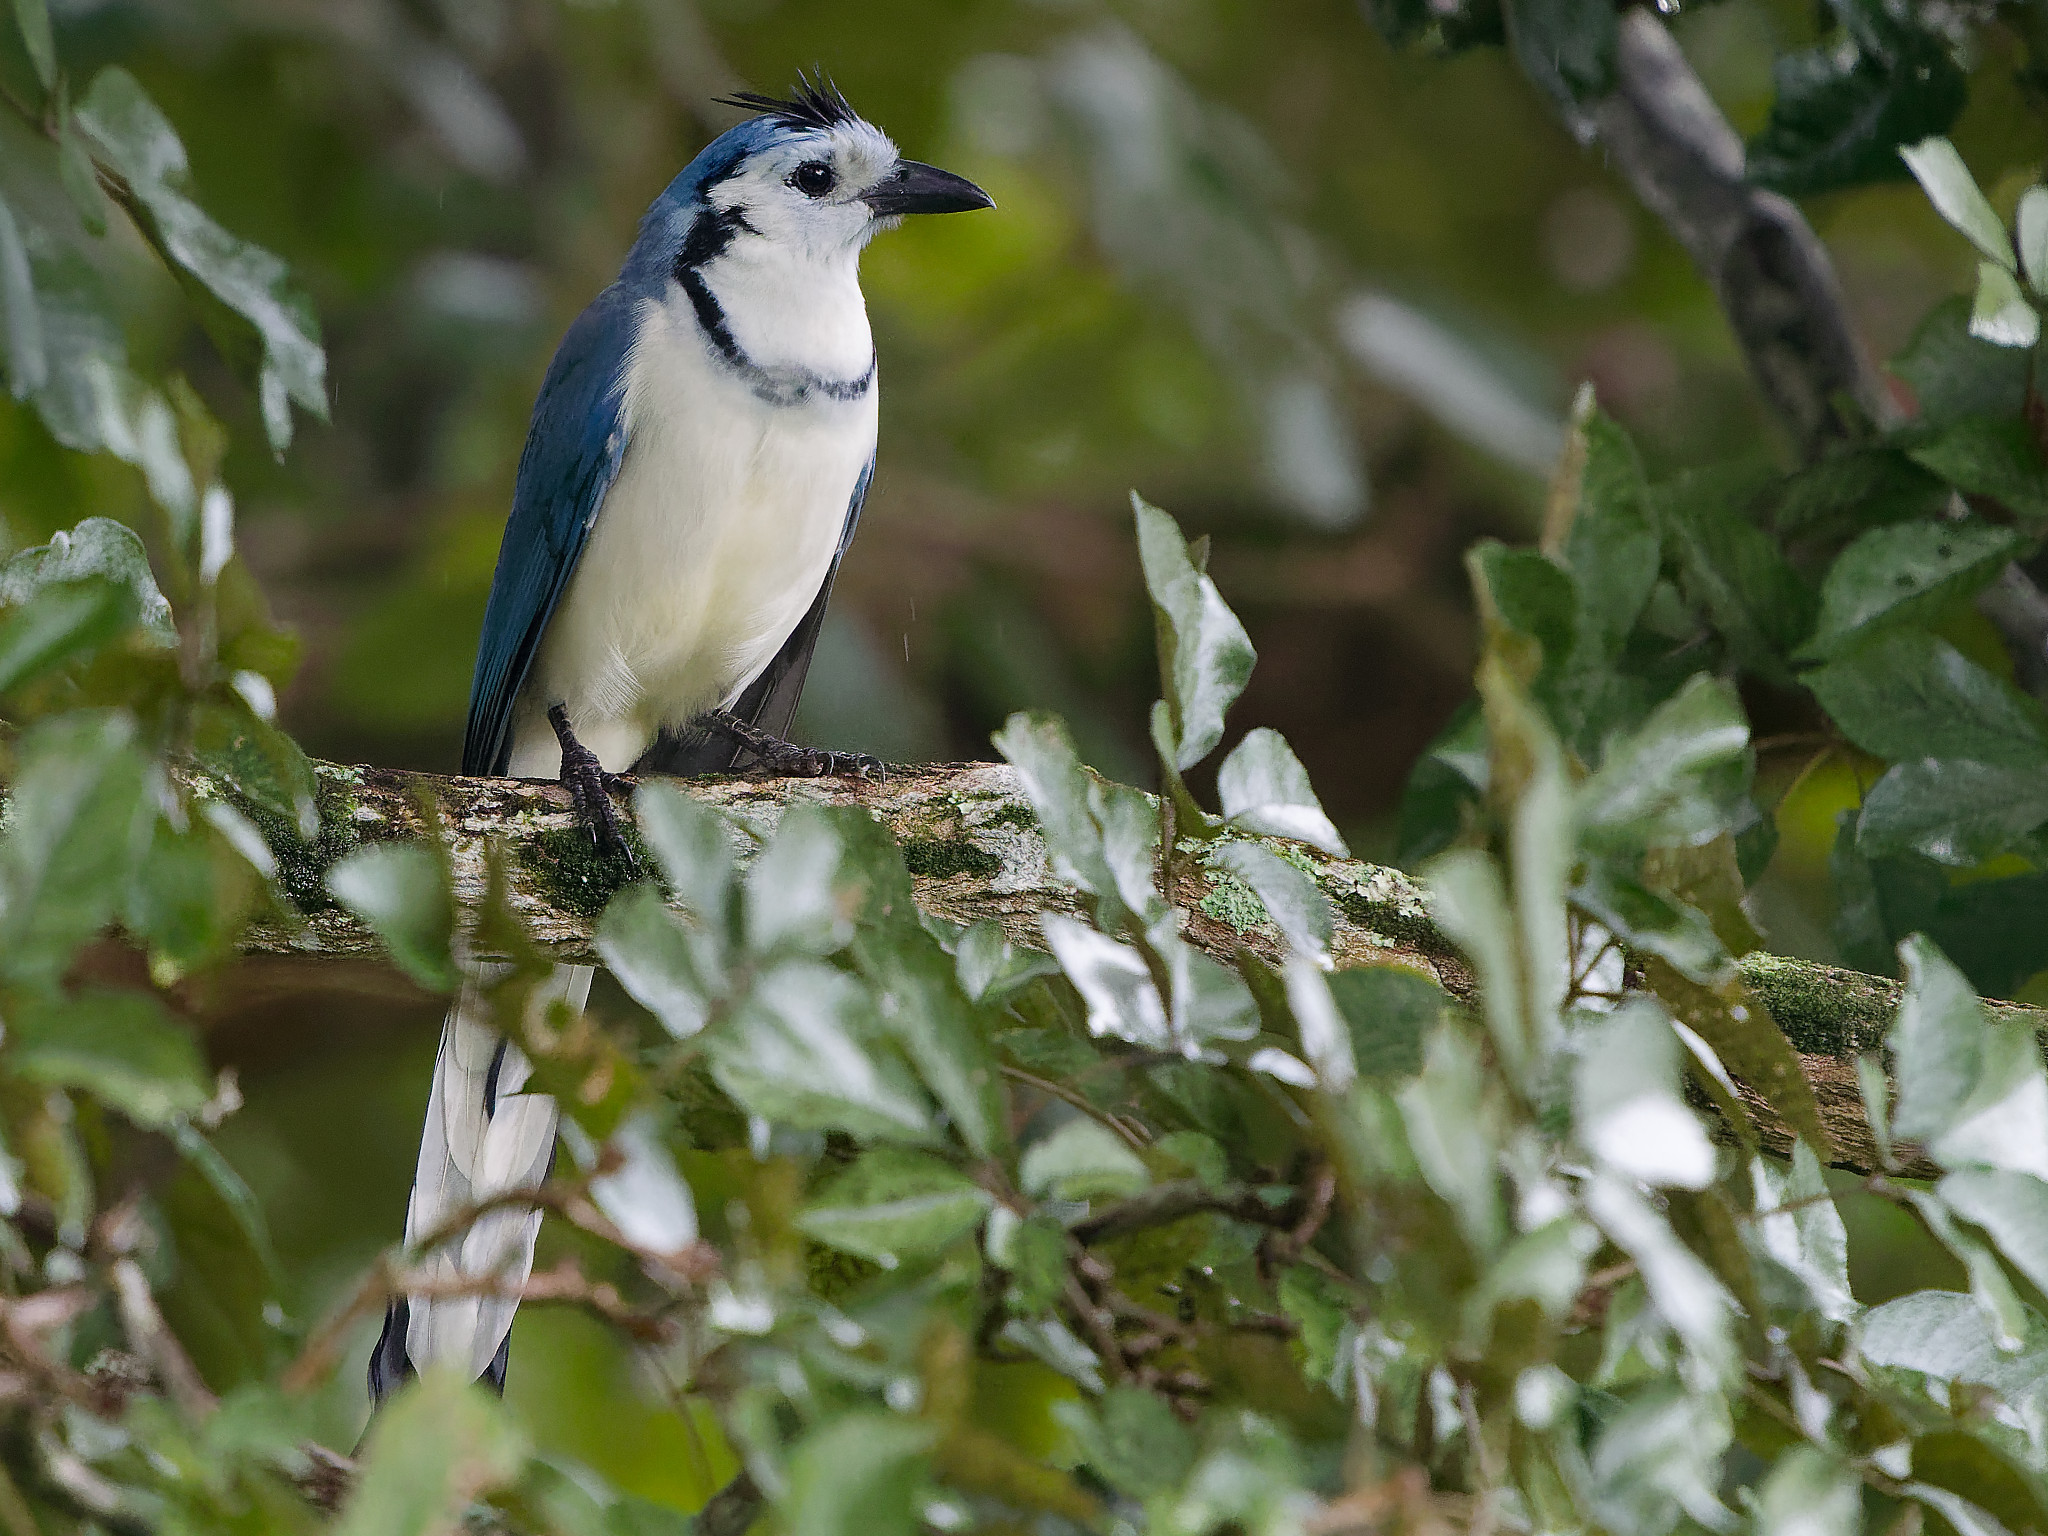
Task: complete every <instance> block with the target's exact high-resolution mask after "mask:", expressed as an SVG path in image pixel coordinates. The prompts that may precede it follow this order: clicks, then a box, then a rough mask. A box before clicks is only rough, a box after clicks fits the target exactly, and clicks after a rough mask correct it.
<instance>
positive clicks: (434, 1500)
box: [335, 1370, 526, 1536]
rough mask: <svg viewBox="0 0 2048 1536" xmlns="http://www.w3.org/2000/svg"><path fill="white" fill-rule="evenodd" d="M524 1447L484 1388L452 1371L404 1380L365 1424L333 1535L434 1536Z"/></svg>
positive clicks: (507, 1470) (514, 1465)
mask: <svg viewBox="0 0 2048 1536" xmlns="http://www.w3.org/2000/svg"><path fill="white" fill-rule="evenodd" d="M525 1454H526V1448H525V1445H524V1443H523V1441H522V1439H521V1437H520V1434H519V1431H518V1430H517V1429H516V1428H515V1427H514V1426H513V1424H512V1421H511V1419H510V1418H509V1417H508V1416H507V1415H506V1412H505V1409H504V1407H503V1406H502V1405H501V1404H500V1403H499V1402H498V1400H497V1398H496V1397H494V1396H493V1395H492V1394H491V1393H490V1392H489V1390H487V1389H486V1388H485V1387H483V1386H481V1385H479V1384H476V1383H473V1382H465V1381H463V1380H462V1379H461V1378H460V1377H459V1376H457V1375H456V1374H455V1373H453V1372H451V1371H441V1370H433V1371H428V1372H427V1373H425V1374H424V1375H422V1376H420V1377H419V1378H417V1379H416V1380H415V1381H413V1382H412V1383H410V1384H408V1385H407V1386H406V1387H405V1389H404V1390H403V1391H401V1392H400V1393H399V1394H398V1395H397V1396H396V1397H394V1398H393V1399H392V1400H391V1401H390V1402H389V1403H387V1404H385V1405H384V1407H383V1408H382V1409H381V1410H380V1411H379V1412H378V1414H377V1416H376V1418H375V1419H374V1420H373V1421H372V1422H371V1425H370V1434H369V1439H368V1441H367V1442H366V1449H365V1454H364V1457H363V1461H362V1471H361V1475H360V1476H359V1477H358V1479H357V1481H356V1484H355V1488H354V1491H353V1492H352V1493H351V1494H350V1496H349V1500H348V1503H347V1504H346V1505H345V1506H344V1507H343V1509H342V1512H341V1518H340V1520H339V1521H338V1522H337V1523H336V1525H335V1536H434V1533H437V1532H442V1531H447V1530H451V1529H454V1528H456V1527H457V1526H459V1524H460V1523H461V1517H462V1514H463V1511H464V1509H465V1508H466V1506H467V1505H468V1504H469V1503H470V1501H471V1500H472V1499H474V1498H475V1497H476V1496H477V1495H478V1494H479V1493H482V1492H483V1491H484V1490H486V1489H487V1488H490V1487H492V1486H493V1485H494V1484H497V1483H501V1482H504V1481H507V1480H508V1479H510V1478H511V1477H512V1476H513V1474H514V1473H515V1472H516V1471H517V1470H518V1468H519V1464H520V1462H521V1461H523V1460H524V1459H525Z"/></svg>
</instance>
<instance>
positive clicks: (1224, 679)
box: [1131, 492, 1257, 771]
mask: <svg viewBox="0 0 2048 1536" xmlns="http://www.w3.org/2000/svg"><path fill="white" fill-rule="evenodd" d="M1131 510H1132V512H1133V513H1134V514H1135V515H1136V517H1137V522H1138V555H1139V558H1140V559H1141V560H1142V561H1143V563H1144V567H1145V589H1146V590H1147V591H1148V592H1150V593H1151V594H1152V611H1153V617H1154V619H1155V621H1156V622H1157V626H1158V631H1159V671H1160V680H1161V682H1162V683H1163V684H1164V687H1165V691H1166V705H1167V709H1168V711H1169V712H1170V716H1171V722H1172V748H1173V751H1172V759H1171V764H1170V766H1172V767H1173V768H1175V769H1178V770H1182V771H1185V770H1187V769H1189V768H1192V767H1194V765H1195V764H1196V763H1199V762H1200V761H1201V760H1202V759H1203V758H1205V757H1207V756H1208V755H1209V754H1210V753H1211V752H1213V751H1215V750H1216V745H1217V743H1218V742H1220V741H1222V739H1223V717H1224V715H1225V714H1226V713H1227V712H1228V711H1229V709H1230V706H1231V705H1232V704H1234V703H1236V702H1237V696H1238V695H1239V694H1240V693H1242V692H1243V691H1244V685H1245V683H1246V682H1247V681H1249V680H1250V678H1251V675H1252V663H1253V662H1254V661H1255V660H1257V656H1256V653H1255V652H1254V651H1253V650H1252V643H1251V640H1250V638H1249V637H1248V636H1247V635H1246V634H1245V632H1244V626H1243V625H1242V624H1240V623H1238V621H1237V615H1235V614H1234V613H1232V612H1231V611H1230V608H1229V605H1228V604H1226V603H1225V602H1224V601H1223V594H1222V593H1220V592H1218V591H1217V590H1216V583H1215V582H1213V581H1211V580H1210V579H1209V577H1208V575H1207V574H1206V573H1205V572H1202V571H1198V570H1196V569H1195V565H1194V562H1193V561H1192V560H1190V559H1189V558H1188V546H1187V541H1186V540H1185V539H1183V538H1182V537H1181V532H1180V528H1179V527H1178V526H1177V525H1176V524H1175V523H1174V520H1173V519H1172V518H1171V517H1169V516H1168V515H1167V514H1166V513H1164V512H1162V511H1160V510H1159V509H1158V508H1157V507H1155V506H1153V505H1151V504H1150V503H1149V502H1147V501H1146V500H1145V499H1144V498H1143V497H1141V496H1139V495H1138V494H1137V493H1136V492H1133V493H1132V495H1131Z"/></svg>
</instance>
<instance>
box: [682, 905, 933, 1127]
mask: <svg viewBox="0 0 2048 1536" xmlns="http://www.w3.org/2000/svg"><path fill="white" fill-rule="evenodd" d="M756 867H757V868H758V865H757V866H756ZM865 1008H866V1000H865V998H864V997H863V996H862V994H861V989H860V987H859V986H858V984H857V983H856V982H855V981H854V980H853V978H852V977H850V976H848V975H846V974H845V973H844V972H843V971H838V970H834V969H833V968H832V967H830V966H827V965H821V964H819V963H817V962H815V961H809V960H790V961H785V962H783V963H782V964H780V965H777V966H775V967H774V968H773V969H771V970H770V971H768V972H767V974H766V975H764V976H763V977H761V979H760V980H759V981H758V982H756V983H755V986H754V989H753V992H752V994H751V995H750V996H749V997H748V999H747V1002H746V1005H745V1007H744V1008H742V1009H741V1011H740V1014H739V1017H738V1018H736V1019H735V1020H733V1022H732V1027H730V1028H728V1029H721V1030H719V1031H716V1032H714V1034H713V1035H712V1036H711V1037H710V1043H711V1062H712V1074H713V1076H715V1077H716V1078H717V1080H718V1083H719V1086H720V1087H722V1088H723V1089H725V1091H726V1092H727V1093H729V1094H731V1095H732V1096H733V1097H734V1098H735V1099H737V1100H739V1101H740V1103H741V1104H742V1105H743V1106H745V1107H746V1108H747V1109H748V1110H749V1111H751V1112H752V1113H754V1114H756V1115H760V1116H762V1117H763V1118H764V1119H767V1120H770V1121H779V1122H781V1123H784V1124H787V1125H793V1126H797V1127H799V1128H801V1129H806V1130H834V1129H838V1130H845V1131H848V1132H850V1133H851V1134H853V1135H856V1136H869V1137H876V1138H880V1139H883V1140H894V1141H906V1140H907V1141H913V1142H916V1141H927V1140H930V1139H931V1137H932V1116H931V1106H930V1105H929V1104H928V1103H927V1102H925V1100H924V1099H923V1096H922V1095H921V1094H920V1093H919V1092H918V1090H917V1087H916V1084H915V1083H913V1082H911V1081H909V1080H908V1075H907V1074H906V1073H904V1072H902V1071H901V1070H900V1068H896V1067H893V1066H890V1065H888V1064H886V1063H885V1062H884V1060H883V1059H882V1058H880V1057H878V1056H877V1055H876V1054H875V1053H873V1052H872V1051H870V1049H869V1048H868V1044H867V1039H866V1037H865V1030H864V1029H863V1023H864V1021H863V1020H862V1019H861V1017H860V1015H861V1014H862V1012H864V1010H865Z"/></svg>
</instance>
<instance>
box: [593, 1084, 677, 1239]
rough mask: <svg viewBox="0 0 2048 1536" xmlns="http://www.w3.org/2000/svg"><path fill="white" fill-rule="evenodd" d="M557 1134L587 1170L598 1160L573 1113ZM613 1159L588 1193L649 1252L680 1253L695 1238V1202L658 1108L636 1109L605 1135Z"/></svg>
mask: <svg viewBox="0 0 2048 1536" xmlns="http://www.w3.org/2000/svg"><path fill="white" fill-rule="evenodd" d="M562 1139H563V1140H564V1141H566V1142H567V1143H568V1144H569V1148H570V1150H571V1152H572V1153H573V1154H574V1155H575V1158H576V1162H577V1165H578V1166H579V1167H581V1168H582V1169H583V1170H584V1171H585V1172H586V1173H594V1172H595V1171H596V1169H597V1167H598V1166H599V1161H600V1152H601V1151H602V1150H603V1149H601V1148H600V1147H599V1146H598V1145H597V1144H596V1143H595V1142H594V1141H592V1140H591V1138H590V1133H589V1132H587V1131H585V1130H584V1129H583V1127H582V1126H580V1125H578V1124H577V1123H576V1121H575V1119H574V1117H573V1116H572V1117H571V1118H568V1119H565V1120H564V1121H563V1122H562ZM604 1146H605V1148H608V1149H609V1150H610V1151H611V1153H612V1154H613V1155H614V1156H615V1157H616V1158H617V1159H618V1166H617V1167H616V1168H614V1169H613V1170H612V1171H611V1172H609V1173H606V1174H604V1175H602V1176H601V1177H598V1178H594V1179H592V1180H591V1184H590V1198H591V1199H592V1200H593V1201H594V1202H595V1203H596V1205H597V1208H598V1209H599V1210H600V1211H602V1212H604V1214H605V1215H606V1216H607V1217H608V1218H609V1219H610V1220H611V1223H612V1225H613V1226H615V1227H617V1228H618V1229H619V1231H620V1233H621V1234H622V1235H623V1236H624V1237H625V1239H626V1241H627V1242H629V1243H632V1244H634V1245H635V1246H637V1247H639V1248H642V1249H644V1250H646V1251H648V1252H651V1253H670V1254H673V1253H681V1252H683V1251H685V1250H686V1249H688V1248H689V1246H690V1245H691V1244H692V1243H694V1242H696V1241H697V1202H696V1198H695V1196H693V1195H692V1194H691V1193H690V1186H689V1184H688V1183H687V1182H685V1180H684V1178H683V1176H682V1174H681V1173H679V1172H677V1170H676V1160H675V1158H674V1157H673V1156H672V1155H671V1154H670V1152H669V1149H668V1146H667V1144H666V1143H665V1142H664V1141H663V1139H662V1134H661V1119H660V1115H659V1112H658V1111H656V1110H653V1109H639V1110H636V1111H634V1112H633V1113H632V1114H630V1115H628V1116H627V1117H626V1119H625V1120H623V1121H621V1122H620V1123H619V1124H618V1125H617V1126H616V1127H614V1128H613V1130H612V1133H611V1134H610V1135H609V1136H607V1137H606V1138H605V1142H604Z"/></svg>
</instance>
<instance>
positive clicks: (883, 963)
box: [854, 931, 1009, 1157]
mask: <svg viewBox="0 0 2048 1536" xmlns="http://www.w3.org/2000/svg"><path fill="white" fill-rule="evenodd" d="M854 956H855V959H856V961H857V962H858V964H859V966H860V968H861V972H862V974H863V975H864V976H866V977H867V979H868V980H869V982H870V983H871V984H872V985H873V986H874V987H875V988H876V990H877V992H878V994H879V996H880V998H881V1001H882V1022H881V1027H882V1030H883V1032H884V1033H886V1034H887V1035H888V1036H889V1037H890V1038H891V1039H893V1040H894V1041H895V1042H896V1043H897V1045H898V1046H899V1047H901V1048H902V1051H903V1054H904V1055H905V1056H907V1057H908V1058H909V1059H910V1062H911V1065H912V1066H914V1067H915V1068H916V1069H917V1075H918V1076H919V1077H920V1078H922V1079H923V1080H924V1083H925V1086H926V1087H927V1088H929V1089H931V1091H932V1094H933V1096H934V1097H935V1098H937V1099H938V1101H939V1104H940V1106H941V1107H942V1108H943V1109H944V1110H945V1111H946V1115H947V1117H948V1118H949V1119H950V1120H951V1121H952V1122H953V1129H954V1130H955V1131H956V1132H957V1133H958V1134H959V1137H960V1139H961V1140H962V1141H963V1142H965V1143H966V1144H967V1146H968V1148H969V1149H970V1150H971V1151H972V1152H974V1153H975V1154H976V1155H977V1156H980V1157H989V1156H994V1155H997V1154H999V1153H1000V1152H1001V1151H1002V1150H1003V1148H1004V1147H1005V1146H1006V1145H1007V1144H1008V1142H1009V1132H1008V1125H1007V1123H1006V1121H1005V1118H1004V1113H1003V1093H1002V1081H1001V1074H1000V1068H999V1067H998V1066H997V1063H996V1059H995V1055H994V1053H993V1052H992V1051H991V1050H990V1048H989V1037H990V1036H991V1034H992V1033H993V1032H994V1031H993V1026H992V1024H991V1021H990V1019H989V1017H988V1015H987V1014H986V1013H985V1012H984V1011H983V1010H981V1009H979V1008H976V1007H975V1006H974V1005H973V1003H971V1002H970V1001H969V1000H968V998H967V996H966V994H965V992H964V991H963V990H962V988H961V984H960V980H959V976H958V973H957V971H956V970H955V967H954V965H953V962H952V961H951V960H950V959H949V958H948V956H947V955H946V952H945V951H944V950H943V949H941V948H940V947H939V944H938V941H937V940H935V939H933V938H932V937H931V936H930V935H929V934H925V933H922V932H914V933H907V934H902V935H896V936H890V937H887V938H885V937H883V936H881V935H877V934H875V933H873V932H872V931H868V932H863V933H862V934H861V935H860V937H859V938H858V939H856V941H855V944H854Z"/></svg>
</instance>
